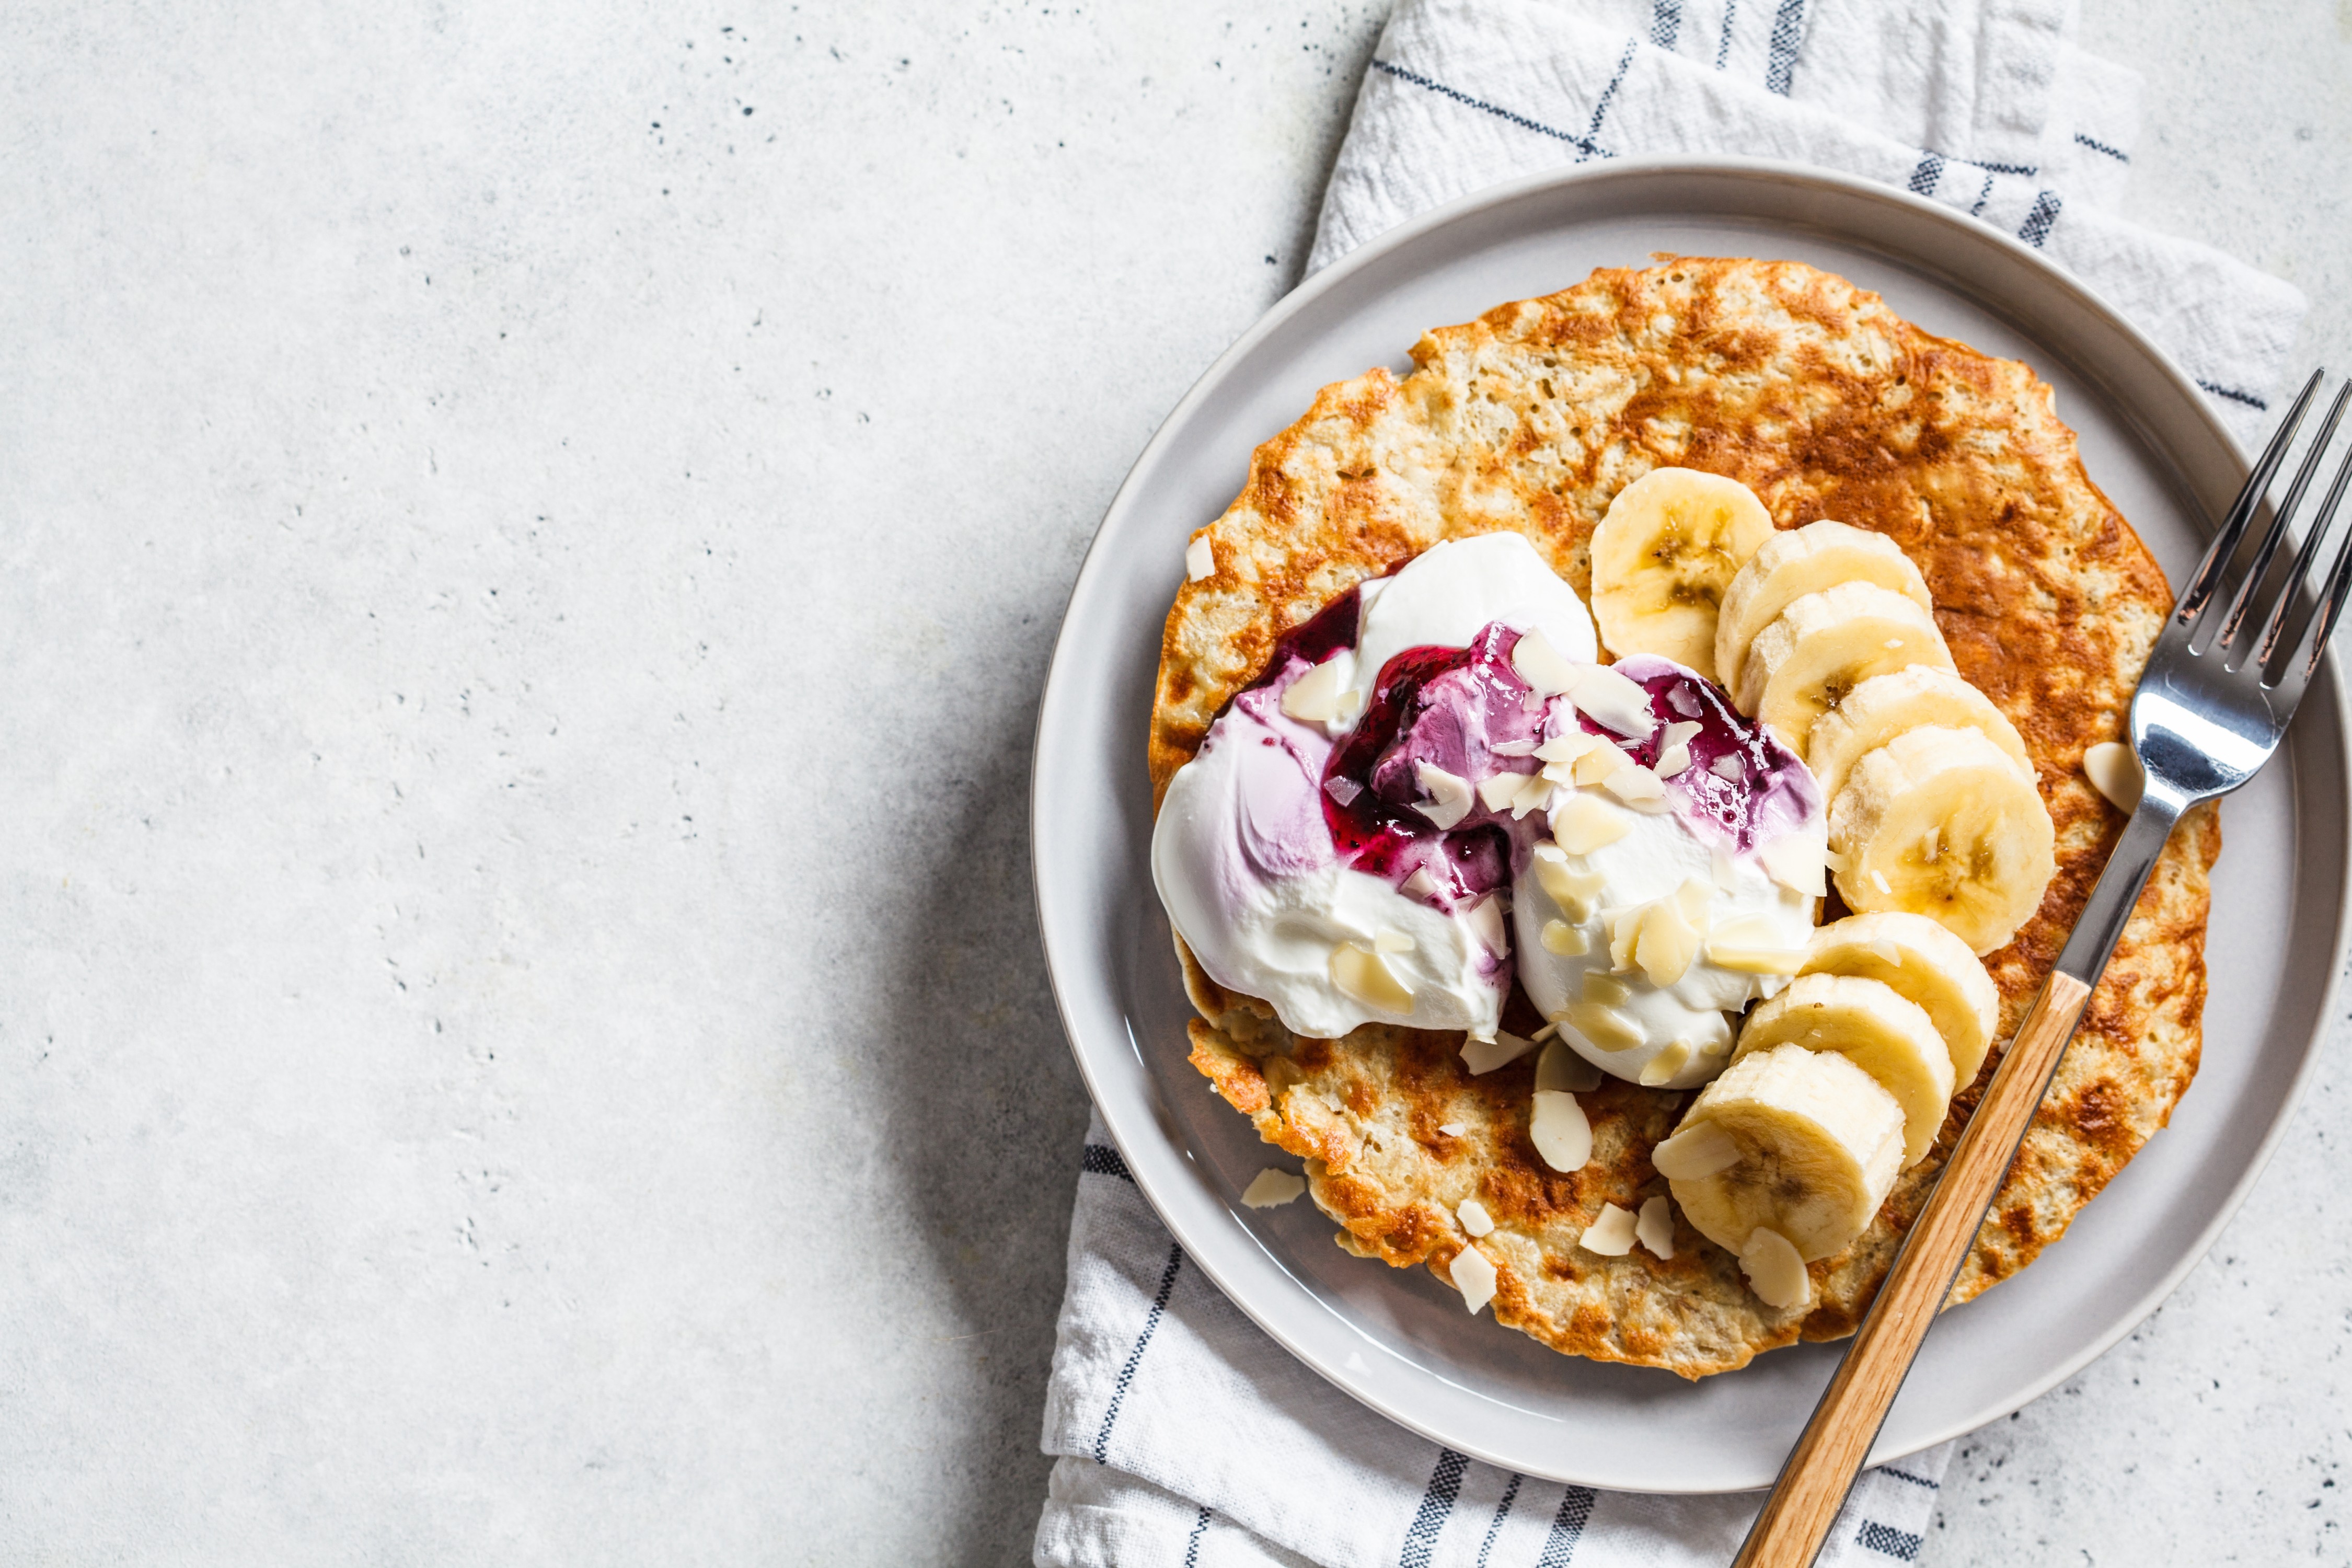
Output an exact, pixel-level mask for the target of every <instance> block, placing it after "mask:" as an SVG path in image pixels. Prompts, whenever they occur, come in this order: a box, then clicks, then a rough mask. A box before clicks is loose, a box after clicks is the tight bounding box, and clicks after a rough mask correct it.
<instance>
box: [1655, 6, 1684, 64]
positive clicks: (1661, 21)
mask: <svg viewBox="0 0 2352 1568" xmlns="http://www.w3.org/2000/svg"><path fill="white" fill-rule="evenodd" d="M1682 36H1683V0H1650V42H1652V43H1654V44H1655V45H1657V46H1658V47H1660V48H1662V49H1664V50H1665V51H1666V53H1668V54H1672V53H1674V52H1675V39H1677V38H1679V37H1682Z"/></svg>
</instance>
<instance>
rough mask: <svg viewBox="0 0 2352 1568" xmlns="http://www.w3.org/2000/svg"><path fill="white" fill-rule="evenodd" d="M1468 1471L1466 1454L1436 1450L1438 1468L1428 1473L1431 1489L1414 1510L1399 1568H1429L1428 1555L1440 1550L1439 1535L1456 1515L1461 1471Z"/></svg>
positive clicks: (1460, 1485) (1422, 1495) (1445, 1449)
mask: <svg viewBox="0 0 2352 1568" xmlns="http://www.w3.org/2000/svg"><path fill="white" fill-rule="evenodd" d="M1468 1468H1470V1456H1468V1455H1467V1454H1457V1453H1455V1452H1454V1450H1453V1449H1451V1448H1440V1449H1438V1450H1437V1468H1435V1469H1433V1470H1432V1471H1430V1472H1429V1489H1428V1490H1427V1491H1424V1492H1423V1493H1422V1494H1421V1506H1420V1507H1419V1508H1417V1509H1415V1510H1412V1524H1410V1525H1408V1526H1407V1527H1406V1529H1405V1532H1404V1550H1403V1551H1402V1552H1400V1553H1399V1554H1398V1556H1397V1565H1398V1568H1429V1554H1430V1553H1431V1552H1433V1551H1435V1550H1436V1549H1437V1538H1438V1536H1440V1535H1441V1534H1443V1533H1444V1531H1445V1521H1446V1520H1447V1519H1448V1518H1449V1517H1451V1516H1452V1514H1453V1512H1454V1495H1455V1494H1456V1493H1458V1492H1459V1491H1461V1489H1462V1472H1463V1471H1465V1470H1466V1469H1468Z"/></svg>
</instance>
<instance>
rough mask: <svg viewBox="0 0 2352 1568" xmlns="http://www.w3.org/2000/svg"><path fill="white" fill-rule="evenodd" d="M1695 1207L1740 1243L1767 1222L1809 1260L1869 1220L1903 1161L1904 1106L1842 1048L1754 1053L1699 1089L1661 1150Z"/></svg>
mask: <svg viewBox="0 0 2352 1568" xmlns="http://www.w3.org/2000/svg"><path fill="white" fill-rule="evenodd" d="M1650 1162H1651V1163H1652V1164H1653V1165H1654V1166H1656V1168H1657V1171H1658V1173H1659V1174H1660V1175H1662V1176H1664V1177H1665V1178H1666V1183H1667V1185H1668V1186H1669V1187H1670V1188H1672V1190H1673V1192H1674V1194H1675V1203H1677V1204H1679V1205H1682V1211H1683V1215H1684V1217H1685V1218H1686V1219H1688V1220H1689V1221H1690V1222H1691V1224H1692V1225H1693V1226H1696V1228H1697V1230H1698V1232H1699V1234H1700V1235H1702V1236H1704V1237H1706V1238H1707V1239H1708V1240H1709V1241H1712V1242H1714V1243H1715V1244H1716V1245H1717V1246H1718V1247H1723V1248H1725V1249H1726V1250H1727V1251H1730V1252H1733V1253H1738V1252H1740V1251H1741V1250H1742V1249H1743V1248H1745V1247H1747V1245H1748V1237H1750V1236H1751V1235H1752V1234H1753V1233H1754V1232H1755V1231H1757V1230H1758V1229H1759V1228H1763V1229H1768V1230H1773V1231H1777V1232H1779V1233H1780V1235H1781V1236H1783V1237H1787V1238H1788V1240H1789V1241H1790V1244H1792V1245H1793V1246H1794V1247H1796V1249H1797V1252H1798V1254H1799V1256H1800V1257H1801V1258H1804V1259H1805V1261H1807V1262H1811V1261H1812V1260H1813V1259H1814V1258H1827V1257H1829V1256H1830V1255H1831V1254H1832V1253H1833V1252H1835V1251H1837V1250H1838V1249H1839V1248H1840V1247H1843V1246H1845V1244H1846V1243H1847V1242H1849V1241H1852V1240H1853V1238H1854V1237H1857V1236H1860V1235H1861V1234H1862V1233H1863V1230H1864V1228H1865V1227H1866V1226H1868V1225H1869V1224H1870V1222H1871V1219H1872V1217H1873V1216H1874V1215H1876V1214H1877V1213H1878V1205H1880V1204H1882V1203H1885V1201H1886V1193H1887V1189H1889V1188H1890V1187H1892V1186H1894V1184H1895V1173H1896V1172H1898V1171H1899V1170H1901V1169H1902V1165H1903V1108H1902V1107H1901V1106H1899V1105H1897V1104H1895V1097H1894V1096H1893V1095H1891V1094H1889V1093H1887V1092H1886V1090H1885V1089H1882V1088H1880V1087H1879V1085H1878V1080H1877V1079H1874V1078H1872V1077H1871V1076H1870V1075H1869V1074H1868V1073H1866V1072H1864V1071H1863V1070H1862V1068H1858V1067H1856V1066H1854V1065H1853V1063H1852V1062H1850V1061H1848V1060H1847V1059H1846V1058H1844V1057H1843V1056H1840V1055H1839V1054H1837V1053H1836V1052H1835V1051H1809V1050H1807V1049H1806V1048H1805V1047H1802V1046H1799V1045H1787V1046H1781V1047H1778V1048H1776V1049H1773V1050H1769V1051H1758V1052H1755V1053H1754V1054H1752V1055H1749V1056H1747V1057H1743V1058H1740V1059H1739V1060H1738V1061H1736V1062H1734V1063H1732V1064H1731V1066H1730V1067H1729V1068H1727V1069H1725V1071H1724V1074H1723V1076H1722V1077H1721V1078H1718V1079H1716V1080H1715V1081H1714V1082H1713V1083H1711V1084H1708V1085H1707V1086H1706V1088H1705V1089H1702V1090H1700V1091H1699V1097H1698V1098H1697V1099H1696V1100H1693V1101H1692V1102H1691V1108H1690V1110H1688V1111H1687V1112H1685V1114H1684V1116H1683V1121H1682V1126H1681V1127H1680V1128H1679V1129H1678V1130H1677V1131H1675V1135H1674V1136H1673V1137H1671V1138H1669V1139H1667V1140H1666V1141H1665V1142H1663V1143H1661V1144H1659V1145H1658V1146H1657V1147H1656V1148H1655V1149H1654V1150H1652V1151H1651V1152H1650Z"/></svg>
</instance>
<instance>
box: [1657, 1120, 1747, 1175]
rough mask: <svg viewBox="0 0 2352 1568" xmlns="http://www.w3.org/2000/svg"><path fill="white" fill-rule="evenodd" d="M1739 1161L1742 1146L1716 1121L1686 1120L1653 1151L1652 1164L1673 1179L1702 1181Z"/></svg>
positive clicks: (1661, 1173) (1658, 1171)
mask: <svg viewBox="0 0 2352 1568" xmlns="http://www.w3.org/2000/svg"><path fill="white" fill-rule="evenodd" d="M1738 1163H1739V1145H1738V1143H1737V1142H1734V1141H1733V1139H1732V1136H1731V1134H1730V1133H1728V1132H1726V1131H1724V1130H1723V1129H1722V1128H1720V1127H1718V1126H1717V1125H1716V1124H1715V1123H1714V1122H1712V1121H1701V1122H1698V1123H1696V1125H1694V1124H1693V1123H1692V1122H1690V1121H1684V1123H1683V1125H1682V1126H1681V1128H1680V1129H1679V1130H1677V1131H1675V1135H1674V1136H1673V1137H1671V1138H1669V1139H1667V1140H1666V1141H1665V1142H1663V1143H1661V1144H1659V1145H1658V1146H1657V1147H1656V1148H1654V1149H1653V1150H1651V1151H1650V1164H1651V1166H1652V1167H1653V1168H1654V1170H1656V1172H1657V1173H1658V1174H1660V1175H1662V1176H1664V1177H1665V1178H1666V1180H1668V1181H1670V1182H1699V1181H1705V1180H1706V1178H1707V1177H1709V1176H1712V1175H1715V1174H1717V1173H1719V1172H1723V1171H1727V1170H1729V1169H1731V1167H1732V1166H1734V1165H1736V1164H1738Z"/></svg>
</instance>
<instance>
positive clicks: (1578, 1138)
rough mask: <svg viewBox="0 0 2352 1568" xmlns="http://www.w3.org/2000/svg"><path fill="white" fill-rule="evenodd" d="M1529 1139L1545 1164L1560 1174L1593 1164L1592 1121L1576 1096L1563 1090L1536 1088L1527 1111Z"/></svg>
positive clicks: (1579, 1169)
mask: <svg viewBox="0 0 2352 1568" xmlns="http://www.w3.org/2000/svg"><path fill="white" fill-rule="evenodd" d="M1528 1142H1531V1143H1533V1144H1534V1145H1535V1146H1536V1153H1537V1154H1538V1156H1539V1157H1541V1159H1542V1160H1543V1163H1545V1164H1547V1165H1549V1166H1550V1167H1551V1168H1552V1169H1553V1170H1555V1171H1559V1172H1560V1173H1563V1174H1565V1173H1568V1172H1570V1171H1581V1170H1582V1169H1584V1167H1585V1166H1587V1165H1589V1164H1591V1163H1592V1123H1591V1121H1588V1120H1587V1119H1586V1118H1585V1114H1584V1107H1582V1106H1581V1105H1579V1104H1578V1103H1577V1102H1576V1096H1574V1095H1572V1094H1570V1093H1568V1092H1567V1091H1566V1090H1564V1089H1538V1090H1536V1098H1535V1104H1534V1106H1533V1107H1532V1108H1531V1109H1530V1110H1528Z"/></svg>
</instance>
